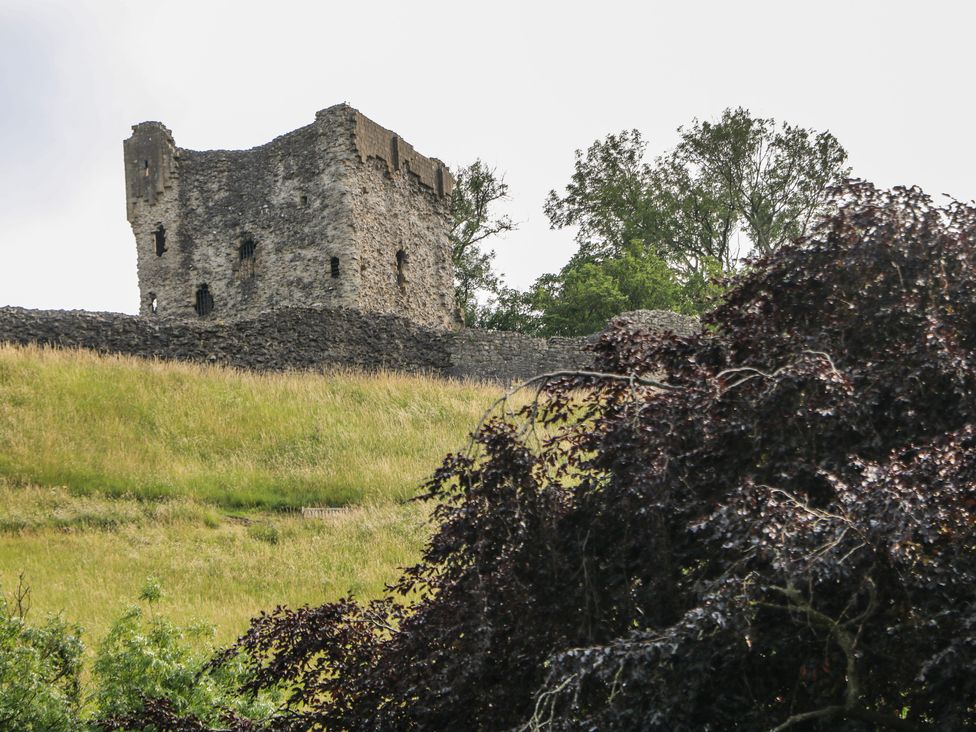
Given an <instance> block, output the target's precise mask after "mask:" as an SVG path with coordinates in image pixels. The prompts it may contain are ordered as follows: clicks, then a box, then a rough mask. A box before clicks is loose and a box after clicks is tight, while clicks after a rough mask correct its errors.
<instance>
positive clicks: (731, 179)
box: [542, 108, 850, 334]
mask: <svg viewBox="0 0 976 732" xmlns="http://www.w3.org/2000/svg"><path fill="white" fill-rule="evenodd" d="M679 132H680V135H681V137H680V142H679V144H678V146H677V147H676V148H675V149H674V150H673V151H671V152H669V153H666V154H664V155H662V156H661V157H659V158H657V159H656V160H654V161H653V162H649V161H647V160H645V153H646V144H645V143H644V141H643V139H642V138H641V135H640V133H639V132H638V131H637V130H631V131H629V132H628V131H624V132H621V133H619V134H616V135H608V136H607V137H606V138H605V139H604V140H598V141H596V142H594V143H593V144H592V145H591V146H590V147H589V148H588V149H587V151H586V153H585V154H584V153H583V152H582V151H579V150H578V151H577V152H576V170H575V172H574V173H573V176H572V178H571V180H570V183H569V184H568V185H567V187H566V190H565V192H564V194H562V195H559V194H557V193H556V191H551V192H550V193H549V198H548V199H547V201H546V206H545V211H546V214H547V216H548V217H549V221H550V224H551V225H552V226H553V228H562V227H566V226H577V227H578V231H577V235H576V241H577V244H578V251H577V252H576V254H575V255H574V257H573V258H572V259H571V260H570V262H569V264H567V265H566V267H564V268H563V270H562V272H561V273H560V275H559V277H558V278H557V281H556V283H555V286H554V285H553V283H552V282H549V283H548V286H549V288H550V290H553V291H554V292H555V293H556V295H555V297H553V298H551V299H548V300H546V299H545V298H544V299H543V301H542V302H543V303H544V305H545V307H547V308H557V309H562V308H564V307H565V305H564V304H562V303H561V302H560V300H561V298H562V297H568V298H572V297H573V296H574V294H575V291H576V288H574V287H572V286H566V285H567V284H569V283H571V282H573V281H575V280H578V279H579V278H580V277H581V276H583V277H584V278H585V277H586V274H587V272H588V271H589V272H591V273H592V270H587V269H586V267H585V265H586V264H587V263H597V264H600V263H603V262H606V261H611V260H620V259H622V258H624V256H625V252H627V253H631V254H632V253H633V252H634V251H635V250H636V251H638V252H639V253H640V256H644V257H647V258H648V259H650V260H660V261H663V262H665V263H667V265H668V266H669V267H670V268H671V270H672V272H673V276H674V278H675V280H676V281H677V282H678V283H679V284H681V285H687V286H688V289H687V290H685V291H682V289H681V288H677V289H675V288H671V289H670V293H671V294H672V295H673V297H674V298H675V299H673V300H666V299H665V302H666V304H665V305H664V306H665V307H669V308H671V309H675V310H682V309H685V308H688V307H691V308H692V309H694V310H696V311H699V312H701V311H703V310H704V309H706V308H707V306H708V305H709V298H708V297H707V296H704V293H705V292H706V289H705V288H703V286H702V282H703V281H707V280H709V279H711V278H712V277H713V276H715V275H717V274H718V275H721V274H731V273H733V272H734V271H735V270H736V269H737V267H738V265H739V261H740V259H741V258H742V256H743V255H744V254H745V253H747V252H749V251H752V252H753V253H755V254H757V255H764V254H769V253H771V252H772V251H774V250H775V249H777V248H778V247H779V246H781V245H782V244H783V243H785V242H787V241H790V240H792V239H794V238H797V237H800V236H803V235H804V234H805V233H806V232H807V231H808V230H809V227H810V225H811V223H812V222H814V221H815V220H816V219H817V218H818V217H820V216H823V215H824V214H825V213H826V212H827V202H828V195H829V191H830V190H831V188H832V187H834V186H836V185H838V184H839V183H840V182H841V181H842V180H843V179H844V178H846V176H847V175H848V174H849V172H850V171H849V168H847V167H846V166H845V160H846V157H847V154H846V152H845V151H844V149H843V148H842V147H841V146H840V144H839V143H838V142H837V140H836V139H835V138H834V137H833V135H831V134H830V133H829V132H816V131H814V130H809V129H803V128H800V127H796V126H793V125H789V124H785V123H784V124H782V125H778V126H777V124H776V121H775V120H773V119H760V118H754V117H752V116H751V115H750V114H749V112H748V111H747V110H744V109H741V108H739V109H736V110H726V111H725V112H724V113H723V114H722V117H721V118H720V120H719V121H718V122H715V123H710V122H701V121H698V120H695V121H694V122H693V123H692V125H691V126H690V127H688V128H682V129H680V130H679ZM740 235H741V236H742V237H744V238H745V239H746V242H745V245H744V246H743V245H741V244H740ZM581 268H582V269H581ZM624 271H630V268H625V269H624ZM604 289H606V287H605V288H604ZM694 293H700V294H702V295H703V296H702V297H699V298H696V296H695V295H694ZM650 299H651V300H656V301H661V300H662V297H661V296H654V297H652V298H650ZM648 302H649V301H641V300H638V301H636V302H635V301H634V300H633V299H630V300H629V301H628V303H627V307H629V308H642V307H652V306H651V305H650V304H648ZM608 306H609V303H607V307H608ZM607 307H604V308H603V309H607ZM614 314H616V313H614ZM542 320H543V323H545V322H546V320H547V319H546V317H545V315H543V317H542ZM548 320H549V321H550V322H561V319H560V318H558V317H557V318H549V319H548ZM543 332H550V331H547V330H546V326H545V325H543ZM556 332H557V331H551V334H555V333H556ZM558 332H564V331H558ZM591 332H592V331H591Z"/></svg>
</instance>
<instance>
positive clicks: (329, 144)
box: [124, 105, 458, 328]
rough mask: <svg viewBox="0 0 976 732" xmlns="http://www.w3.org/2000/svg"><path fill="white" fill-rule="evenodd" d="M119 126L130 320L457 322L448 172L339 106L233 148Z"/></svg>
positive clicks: (148, 126)
mask: <svg viewBox="0 0 976 732" xmlns="http://www.w3.org/2000/svg"><path fill="white" fill-rule="evenodd" d="M132 130H133V134H132V136H131V137H130V138H129V139H127V140H126V141H125V143H124V157H125V178H126V203H127V206H126V211H127V215H128V219H129V222H130V224H131V225H132V231H133V233H134V235H135V238H136V246H137V251H138V271H139V289H140V292H141V304H140V313H141V314H142V315H145V316H155V317H157V318H167V317H168V318H180V319H184V320H206V319H208V318H212V319H221V320H230V319H246V318H254V317H257V316H258V315H260V314H262V313H267V312H274V311H280V310H282V309H285V308H291V307H298V308H310V307H311V308H345V309H348V310H356V311H359V312H372V313H395V314H397V315H400V316H402V317H404V318H407V319H408V320H412V321H414V322H416V323H418V324H422V325H426V326H433V327H441V328H452V327H456V326H457V325H458V321H457V314H456V308H455V305H454V302H453V272H452V268H451V246H450V241H449V239H448V232H449V229H450V219H449V216H450V194H451V190H452V187H453V185H454V181H453V179H452V178H451V175H450V172H449V171H448V170H447V169H446V168H445V166H444V164H443V163H442V162H440V161H439V160H436V159H433V158H427V157H424V156H423V155H420V154H419V153H417V152H416V151H415V150H414V149H413V147H412V146H410V145H409V144H408V143H406V142H405V141H403V140H402V139H400V138H399V137H398V136H397V135H396V134H394V133H393V132H391V131H390V130H387V129H385V128H383V127H381V126H380V125H378V124H376V123H375V122H372V121H371V120H369V119H367V118H366V117H365V116H363V115H362V114H360V113H359V112H358V111H356V110H355V109H353V108H352V107H349V106H347V105H337V106H334V107H330V108H328V109H325V110H323V111H321V112H319V113H318V114H317V115H316V118H315V121H314V122H313V123H312V124H310V125H308V126H306V127H302V128H300V129H298V130H295V131H293V132H290V133H288V134H285V135H282V136H281V137H278V138H276V139H275V140H272V141H271V142H269V143H267V144H266V145H262V146H260V147H256V148H254V149H252V150H244V151H236V150H234V151H231V150H211V151H205V152H199V151H194V150H186V149H183V148H179V147H177V146H176V143H175V141H174V139H173V135H172V133H171V132H170V131H169V130H168V129H167V128H166V127H165V126H164V125H163V124H161V123H159V122H143V123H141V124H138V125H135V126H134V127H133V128H132Z"/></svg>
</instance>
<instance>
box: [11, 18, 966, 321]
mask: <svg viewBox="0 0 976 732" xmlns="http://www.w3.org/2000/svg"><path fill="white" fill-rule="evenodd" d="M973 8H976V3H972V2H967V1H966V0H951V1H946V2H939V1H937V0H926V1H925V2H921V1H919V0H912V1H911V2H901V1H900V0H885V1H884V2H882V1H877V2H875V1H873V0H846V2H834V1H833V0H808V1H806V2H794V1H792V0H776V1H770V2H760V1H748V0H736V1H735V2H730V1H728V0H724V1H723V0H715V1H709V2H706V1H704V0H699V1H698V2H694V1H689V0H669V1H668V2H657V1H656V0H651V1H645V2H637V1H632V2H614V1H612V0H600V1H599V2H596V1H593V0H591V1H590V2H572V1H568V0H564V1H563V2H533V1H532V0H520V1H518V2H508V1H507V0H491V1H482V2H478V3H468V2H463V0H453V1H452V2H422V1H421V0H413V1H411V2H402V1H401V2H378V1H376V0H373V1H371V2H366V1H363V2H341V3H340V2H291V1H288V0H276V1H275V2H261V3H251V2H243V1H241V0H236V1H235V2H210V1H209V0H195V1H194V2H166V1H165V0H156V1H155V2H145V1H141V0H140V1H139V2H131V1H129V2H122V1H121V0H98V1H97V2H95V1H87V0H63V1H55V0H50V1H45V0H0V305H4V304H9V305H21V306H25V307H44V308H84V309H89V310H115V311H123V312H130V313H134V312H137V310H138V288H137V284H136V269H135V262H136V258H135V244H134V241H133V237H132V233H131V231H130V229H129V226H128V223H127V222H126V219H125V191H124V186H123V168H122V140H123V139H124V138H126V137H127V136H128V135H129V133H130V126H131V125H132V124H134V123H136V122H140V121H143V120H160V121H162V122H164V123H165V124H166V125H167V126H168V127H169V128H170V129H171V130H172V131H173V134H174V137H175V139H176V143H177V145H179V146H180V147H186V148H191V149H197V150H204V149H210V148H248V147H253V146H255V145H260V144H262V143H264V142H267V141H269V140H271V139H272V138H273V137H275V136H277V135H280V134H283V133H285V132H288V131H290V130H293V129H295V128H297V127H300V126H302V125H305V124H308V123H310V122H311V121H312V120H313V118H314V114H315V111H316V110H319V109H323V108H325V107H328V106H330V105H332V104H335V103H338V102H348V103H349V104H351V105H352V106H354V107H357V108H358V109H359V110H361V111H362V112H363V113H364V114H366V115H367V116H368V117H371V118H372V119H374V120H375V121H377V122H379V123H380V124H382V125H383V126H385V127H388V128H390V129H392V130H395V131H396V132H397V133H398V134H400V135H401V136H402V137H403V138H404V139H406V140H407V141H408V142H410V143H411V144H413V145H414V147H416V148H417V149H418V150H419V151H420V152H422V153H424V154H427V155H430V156H432V157H438V158H440V159H442V160H444V161H445V162H447V163H448V164H449V165H451V166H455V165H459V164H465V163H468V162H470V161H472V160H474V159H475V158H478V157H480V158H482V159H484V160H485V161H487V162H489V163H490V164H492V165H494V166H497V167H498V168H499V170H502V171H505V172H506V181H507V182H508V183H509V185H510V188H511V194H512V201H511V203H510V205H509V207H508V213H510V214H511V215H512V216H513V218H515V219H516V220H518V221H520V222H521V227H520V229H519V231H518V232H516V233H513V234H511V235H509V236H508V237H507V238H506V239H504V240H501V241H498V242H496V244H495V248H496V250H497V252H498V260H497V261H498V266H499V269H500V270H501V271H502V272H504V273H505V274H506V275H507V280H508V282H509V283H510V284H513V285H516V286H519V287H526V286H528V285H529V284H530V283H531V282H532V281H533V280H534V279H535V278H536V277H537V276H538V275H540V274H542V273H543V272H546V271H554V270H557V269H558V268H559V267H560V266H562V264H564V263H565V261H566V260H567V259H568V258H569V257H570V255H571V254H572V253H573V251H574V248H575V247H574V244H573V235H572V232H570V231H550V230H549V228H548V223H547V220H546V217H545V215H544V214H543V212H542V204H543V201H544V199H545V196H546V193H547V192H548V191H549V190H550V189H551V188H561V187H562V186H563V185H565V183H566V182H567V181H568V179H569V176H570V174H571V172H572V167H573V152H574V150H576V149H577V148H581V147H586V146H588V145H589V144H590V143H591V142H592V141H593V140H595V139H597V138H600V137H603V136H604V135H606V134H607V133H609V132H616V131H619V130H621V129H625V128H634V127H636V128H638V129H640V130H641V131H642V132H643V133H644V136H645V138H646V139H647V140H648V141H649V151H650V152H651V153H653V154H657V153H660V152H663V151H664V150H666V149H668V148H670V147H672V146H673V145H674V143H675V141H676V133H675V129H676V128H677V127H678V126H679V125H682V124H686V123H688V122H689V121H691V120H692V118H695V117H698V118H700V119H711V118H716V117H718V116H719V115H720V114H721V112H722V110H723V109H725V108H726V107H734V106H744V107H747V108H748V109H750V110H751V111H752V112H753V113H754V114H757V115H761V116H772V117H775V118H777V119H778V120H786V121H789V122H791V123H794V124H800V125H803V126H805V127H813V128H816V129H818V130H823V129H829V130H830V131H831V132H833V133H834V134H835V135H836V136H837V138H838V139H839V140H840V142H841V144H843V145H844V146H845V147H846V148H847V150H848V152H849V153H850V163H851V165H852V166H853V168H854V172H855V174H856V175H858V176H859V177H862V178H867V179H869V180H872V181H874V182H876V183H878V184H879V185H883V186H892V185H899V184H907V185H912V184H916V185H919V186H921V187H922V188H924V189H925V190H927V191H929V192H930V193H948V194H950V195H952V196H955V197H956V198H960V199H964V200H970V199H973V198H974V197H976V145H974V129H976V125H974V120H976V102H974V99H976V90H974V71H976V63H974V61H976V51H974V48H976V42H974V40H973V32H974V27H976V24H974V21H976V11H974V9H973Z"/></svg>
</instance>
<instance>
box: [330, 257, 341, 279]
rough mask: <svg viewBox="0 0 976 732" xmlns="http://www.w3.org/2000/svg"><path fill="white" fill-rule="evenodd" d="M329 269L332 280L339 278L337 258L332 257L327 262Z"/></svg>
mask: <svg viewBox="0 0 976 732" xmlns="http://www.w3.org/2000/svg"><path fill="white" fill-rule="evenodd" d="M329 269H330V271H331V272H332V277H333V278H335V277H338V276H339V258H338V257H333V258H332V259H331V260H330V261H329Z"/></svg>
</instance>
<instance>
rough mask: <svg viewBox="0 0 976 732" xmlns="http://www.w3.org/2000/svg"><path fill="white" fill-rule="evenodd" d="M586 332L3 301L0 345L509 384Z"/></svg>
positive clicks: (578, 362) (554, 361)
mask: <svg viewBox="0 0 976 732" xmlns="http://www.w3.org/2000/svg"><path fill="white" fill-rule="evenodd" d="M630 317H631V322H633V323H634V324H635V325H639V326H645V327H650V329H651V330H660V329H667V330H673V331H676V332H679V333H691V332H693V331H695V330H696V329H697V327H698V325H697V320H695V319H693V318H686V317H684V316H680V315H675V314H674V313H658V312H657V311H652V312H651V313H650V315H649V316H647V317H645V319H644V320H643V321H642V320H641V319H640V314H637V317H634V314H631V315H630ZM589 340H590V339H588V338H548V339H546V338H533V337H531V336H526V335H523V334H521V333H504V332H500V331H486V330H479V329H476V328H470V329H466V330H463V331H458V332H455V331H449V330H443V329H431V328H425V327H423V326H420V325H417V324H415V323H412V322H411V321H409V320H407V319H405V318H400V317H397V316H394V315H365V314H362V313H358V312H355V311H348V310H338V309H327V308H326V309H313V308H294V309H288V310H282V311H279V312H276V313H266V314H264V315H261V316H259V317H257V318H254V319H252V320H232V321H219V320H209V321H204V322H196V321H191V322H182V321H177V320H167V319H156V318H145V317H140V316H134V315H122V314H119V313H93V312H87V311H83V310H26V309H24V308H14V307H3V308H0V342H8V343H17V344H28V343H38V344H41V345H53V346H61V347H65V348H86V349H90V350H94V351H98V352H100V353H122V354H127V355H132V356H139V357H143V358H160V359H168V360H175V361H192V362H197V363H214V364H222V365H227V366H235V367H238V368H243V369H251V370H256V371H284V370H315V371H323V370H329V369H333V368H336V367H347V366H349V367H355V368H360V369H366V370H374V369H393V370H397V371H406V372H422V373H432V374H437V375H441V376H446V377H451V378H457V379H477V380H485V381H499V382H502V383H510V382H513V381H522V380H525V379H528V378H530V377H532V376H535V375H537V374H540V373H545V372H549V371H557V370H564V369H580V368H587V367H589V366H590V364H591V363H592V357H591V355H590V354H589V352H588V351H587V350H586V344H587V342H588V341H589Z"/></svg>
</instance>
